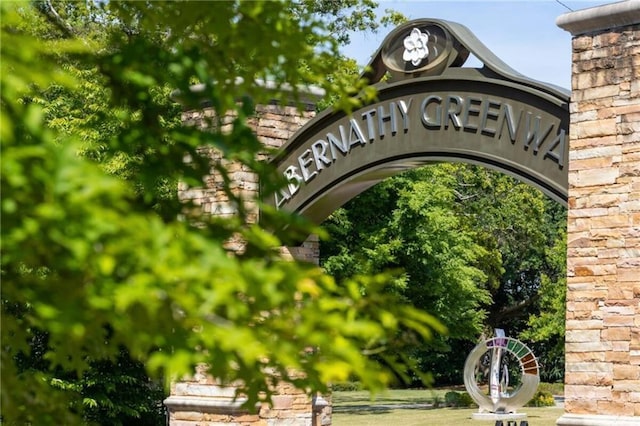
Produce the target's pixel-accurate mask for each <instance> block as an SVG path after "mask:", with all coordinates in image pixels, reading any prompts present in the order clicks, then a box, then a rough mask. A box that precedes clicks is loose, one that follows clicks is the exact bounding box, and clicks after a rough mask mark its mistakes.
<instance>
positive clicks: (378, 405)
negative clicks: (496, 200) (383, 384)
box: [333, 389, 564, 426]
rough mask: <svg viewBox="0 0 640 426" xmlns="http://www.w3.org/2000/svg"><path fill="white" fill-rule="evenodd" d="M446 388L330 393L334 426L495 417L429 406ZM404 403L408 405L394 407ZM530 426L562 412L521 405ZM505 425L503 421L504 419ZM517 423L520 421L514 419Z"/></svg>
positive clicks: (481, 425)
mask: <svg viewBox="0 0 640 426" xmlns="http://www.w3.org/2000/svg"><path fill="white" fill-rule="evenodd" d="M445 393H446V390H414V389H411V390H407V389H402V390H389V391H387V392H386V393H385V394H383V395H379V396H377V397H376V398H375V400H374V401H371V400H370V397H369V394H368V393H367V392H357V391H356V392H338V391H336V392H333V408H334V412H333V425H334V426H387V425H400V426H418V425H419V426H425V425H428V426H457V425H476V426H493V425H494V424H495V420H490V421H481V420H474V419H472V418H471V415H472V414H473V413H475V412H477V411H478V409H477V408H430V407H429V406H430V403H431V402H433V399H434V396H436V397H437V398H438V399H439V400H440V401H442V400H443V399H444V394H445ZM399 405H404V406H405V407H406V406H407V405H408V406H409V407H408V408H404V407H403V408H396V406H399ZM519 412H521V413H526V414H527V421H528V422H529V425H530V426H555V424H556V420H557V419H558V417H560V416H561V415H562V414H563V413H564V409H563V408H560V407H523V408H522V409H521V410H519ZM505 424H506V422H505ZM518 424H520V421H519V420H518Z"/></svg>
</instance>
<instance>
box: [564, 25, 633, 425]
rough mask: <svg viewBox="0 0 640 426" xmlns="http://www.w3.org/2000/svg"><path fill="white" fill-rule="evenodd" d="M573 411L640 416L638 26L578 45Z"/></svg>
mask: <svg viewBox="0 0 640 426" xmlns="http://www.w3.org/2000/svg"><path fill="white" fill-rule="evenodd" d="M572 86H573V91H572V102H571V105H570V110H571V126H570V160H569V218H568V235H567V238H568V252H567V267H568V268H567V323H566V325H567V329H566V378H565V398H566V399H565V410H566V412H567V413H570V414H587V415H591V414H594V415H595V414H598V415H610V416H640V25H629V26H626V27H621V28H617V29H613V30H604V31H599V32H594V33H588V34H584V35H579V36H576V37H574V38H573V70H572Z"/></svg>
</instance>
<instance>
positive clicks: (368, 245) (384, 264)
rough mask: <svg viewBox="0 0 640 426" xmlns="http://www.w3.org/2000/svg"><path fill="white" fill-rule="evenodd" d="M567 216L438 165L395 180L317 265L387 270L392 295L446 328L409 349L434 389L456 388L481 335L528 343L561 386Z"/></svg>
mask: <svg viewBox="0 0 640 426" xmlns="http://www.w3.org/2000/svg"><path fill="white" fill-rule="evenodd" d="M564 211H565V210H564V208H563V207H562V206H560V205H558V204H557V203H555V202H554V201H552V200H550V199H548V198H546V197H545V196H544V195H543V194H542V193H541V192H540V191H538V190H535V189H534V188H532V187H530V186H528V185H526V184H523V183H519V182H517V181H516V180H515V179H513V178H511V177H510V176H507V175H504V174H501V173H497V172H492V171H490V170H488V169H485V168H482V167H479V166H469V165H464V164H437V165H430V166H425V167H423V168H421V169H416V170H412V171H409V172H405V173H403V174H402V175H399V176H397V177H394V178H390V179H388V180H386V181H383V182H382V183H380V184H378V185H376V186H375V187H373V188H371V189H369V190H368V191H366V192H364V193H362V194H360V195H359V196H358V197H357V198H355V199H353V200H351V201H350V202H349V203H347V204H346V205H345V206H344V207H343V208H341V209H339V210H337V211H336V212H334V213H333V215H332V216H331V217H330V218H329V219H328V220H327V221H326V222H325V224H324V226H325V228H326V230H327V231H328V232H329V234H330V236H331V238H330V239H329V240H328V241H326V242H323V244H322V247H321V257H322V265H323V266H324V267H325V268H326V269H327V271H328V272H329V273H330V274H332V275H334V276H338V277H347V276H350V275H352V274H357V273H371V272H380V271H384V270H387V269H392V270H396V271H400V272H399V278H398V280H397V281H396V286H395V287H394V288H393V289H392V291H393V292H395V293H396V294H400V295H402V297H404V298H406V300H407V301H408V302H410V303H412V304H414V306H416V307H419V308H420V309H424V310H427V311H428V312H431V313H433V314H434V315H435V316H436V317H437V318H438V319H440V320H441V321H442V323H443V324H444V325H445V326H446V327H447V328H448V331H449V332H448V334H447V335H446V337H445V336H439V337H438V338H436V339H435V340H433V341H431V342H427V343H425V344H423V345H422V346H419V345H416V346H414V347H412V348H410V349H407V353H409V354H413V355H412V356H413V357H414V359H416V360H417V362H418V363H419V364H420V365H421V366H422V369H423V370H424V371H434V373H435V378H436V382H437V383H439V384H459V383H461V378H462V368H463V366H464V360H465V358H466V355H467V354H468V352H469V350H470V349H471V348H472V347H473V346H474V345H475V343H476V342H477V340H478V339H479V338H480V337H481V336H485V337H489V336H491V335H492V334H493V329H494V328H503V329H505V330H506V331H507V334H508V335H510V336H513V337H519V336H521V337H522V338H526V339H527V341H529V342H540V343H541V344H540V345H534V348H535V349H536V354H537V355H538V356H539V357H540V358H541V359H542V376H543V379H546V380H559V379H562V359H563V357H562V354H563V347H562V345H563V342H564V339H563V337H564V294H565V285H564V281H563V277H564V271H565V265H564V262H565V251H566V250H565V251H563V247H566V242H565V235H566V233H565V230H566V225H565V224H566V217H565V215H564Z"/></svg>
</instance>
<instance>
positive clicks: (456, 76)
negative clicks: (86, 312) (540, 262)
mask: <svg viewBox="0 0 640 426" xmlns="http://www.w3.org/2000/svg"><path fill="white" fill-rule="evenodd" d="M412 32H414V33H415V34H422V36H423V37H424V38H425V40H428V41H427V44H426V50H425V51H426V52H428V55H427V56H426V57H425V58H422V59H421V62H419V64H418V65H416V66H414V65H412V64H411V63H407V64H408V65H402V64H401V63H402V62H403V61H402V60H401V59H399V58H401V57H402V55H403V53H404V52H405V51H406V49H405V48H404V45H403V40H404V39H405V38H406V37H411V36H410V35H408V34H412ZM416 32H417V33H416ZM470 53H473V54H474V55H475V56H476V57H477V58H479V59H480V60H482V61H484V64H485V66H484V67H483V68H481V69H475V68H462V67H461V66H462V65H463V64H464V61H465V59H466V58H467V56H468V55H469V54H470ZM371 66H372V69H373V71H372V73H371V74H370V76H371V78H373V79H375V78H381V77H382V76H383V75H384V74H385V73H386V74H387V75H390V76H391V77H390V80H391V82H390V83H389V80H387V81H385V82H382V83H379V84H377V85H376V87H377V88H378V102H376V103H374V104H371V105H366V106H364V107H362V108H360V109H358V110H357V111H353V112H352V113H351V114H349V115H346V114H344V113H341V112H333V111H327V112H325V113H323V114H321V115H319V116H318V117H316V118H314V119H313V120H312V121H311V122H309V123H308V124H307V125H306V126H304V127H303V128H302V129H301V130H300V131H299V132H298V133H297V134H296V135H294V136H293V137H292V138H291V139H290V140H289V141H288V142H287V143H286V144H285V145H284V146H283V147H282V149H281V151H280V153H279V155H277V156H276V158H275V159H274V160H273V161H274V162H275V163H276V165H277V167H278V169H279V170H280V172H281V173H282V174H283V175H284V176H285V177H286V178H288V179H289V181H290V184H289V185H288V187H287V188H285V189H283V190H282V191H280V192H279V193H277V194H275V195H274V197H273V198H271V199H268V200H267V201H271V203H272V204H273V205H275V206H276V207H278V208H283V209H287V210H290V211H295V212H298V213H300V214H302V215H304V216H306V217H308V218H309V219H311V220H313V221H316V222H321V221H322V220H323V219H325V218H326V217H327V216H328V215H329V214H330V213H331V212H333V210H335V209H336V208H337V207H339V206H340V205H342V204H343V203H345V202H346V201H348V200H349V199H351V198H353V197H354V196H356V195H357V194H359V193H360V192H362V191H364V190H366V189H367V188H369V187H371V186H373V185H375V184H376V183H378V182H379V181H381V180H382V179H384V178H387V177H389V176H393V175H395V174H397V173H400V172H402V171H403V170H406V169H410V168H414V167H418V166H420V165H423V164H425V163H428V162H434V161H460V162H467V163H476V164H482V165H484V166H487V167H490V168H494V169H498V170H500V171H503V172H505V173H508V174H511V175H513V176H515V177H517V178H519V179H521V180H523V181H525V182H527V183H529V184H531V185H533V186H535V187H537V188H539V189H541V190H542V191H543V192H545V193H546V194H547V195H549V196H550V197H552V198H553V199H555V200H557V201H559V202H562V203H565V204H566V200H567V167H566V165H567V162H568V144H567V142H568V133H569V132H568V126H569V93H568V92H566V91H563V90H561V89H558V88H556V87H552V86H548V85H545V84H543V83H540V82H537V81H533V80H530V79H527V78H526V77H524V76H522V75H520V74H518V73H517V72H515V71H513V70H512V69H511V68H509V67H508V66H507V65H505V64H504V63H502V61H500V59H498V58H497V57H495V56H494V55H493V54H492V53H491V52H490V51H489V50H488V49H487V48H486V47H484V46H483V45H482V44H481V43H480V41H479V40H477V39H476V38H475V36H473V35H472V34H471V33H470V32H469V30H467V29H466V28H465V27H463V26H461V25H459V24H455V23H451V22H446V21H436V20H428V19H421V20H416V21H411V22H408V23H407V24H405V25H403V26H400V27H398V28H397V29H396V30H394V31H393V32H392V33H391V34H389V36H388V37H387V38H386V39H385V41H384V42H383V45H382V47H381V48H380V50H379V51H378V53H377V55H376V57H375V58H374V60H373V62H372V64H371Z"/></svg>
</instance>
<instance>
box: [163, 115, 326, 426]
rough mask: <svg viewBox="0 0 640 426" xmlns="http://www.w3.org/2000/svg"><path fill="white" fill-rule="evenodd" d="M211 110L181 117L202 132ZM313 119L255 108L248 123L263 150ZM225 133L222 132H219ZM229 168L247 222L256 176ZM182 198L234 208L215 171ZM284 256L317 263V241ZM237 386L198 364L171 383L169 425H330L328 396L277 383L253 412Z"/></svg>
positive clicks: (206, 209) (236, 247)
mask: <svg viewBox="0 0 640 426" xmlns="http://www.w3.org/2000/svg"><path fill="white" fill-rule="evenodd" d="M214 114H215V112H214V111H213V110H211V109H207V108H205V109H203V110H199V111H188V112H185V113H184V114H183V117H182V119H183V121H184V122H185V123H187V124H191V125H194V126H198V127H201V128H206V127H207V126H208V118H209V117H211V116H213V115H214ZM314 116H315V111H314V110H313V108H309V109H308V110H306V111H302V112H299V111H298V110H297V109H296V108H294V107H289V106H284V107H283V106H278V105H258V106H257V108H256V115H255V117H252V118H251V119H250V120H249V125H250V126H251V127H252V128H253V130H254V131H255V133H256V135H257V136H258V138H259V139H260V141H261V142H262V143H263V144H264V145H265V146H267V147H270V148H279V147H281V146H282V145H283V144H284V143H286V142H287V141H288V140H289V138H291V136H293V134H294V133H295V132H297V131H298V129H300V128H301V127H302V126H303V125H304V124H305V123H306V122H307V121H309V120H310V119H311V118H312V117H314ZM232 118H233V117H231V116H228V117H225V119H224V120H223V125H224V126H227V125H230V123H231V122H232ZM222 130H223V131H224V128H223V129H222ZM207 154H208V155H209V156H210V157H211V159H212V161H224V160H223V159H222V158H221V156H220V154H219V153H216V152H215V151H213V150H212V151H210V152H207ZM226 166H227V170H229V172H230V173H229V175H230V177H231V178H232V180H233V182H234V183H233V188H232V189H233V190H234V191H236V193H237V194H240V195H241V196H242V197H243V199H244V200H245V202H246V203H247V205H246V207H247V208H248V209H249V210H250V211H254V210H255V214H254V215H252V217H250V218H249V220H257V218H258V212H257V206H256V204H255V202H254V201H252V200H255V199H256V198H257V197H258V196H259V183H258V179H257V176H256V175H255V174H254V173H252V172H251V171H250V170H248V169H247V168H245V167H243V166H241V165H239V164H233V163H228V164H227V165H226ZM180 195H181V197H182V198H183V199H189V200H191V201H193V202H194V203H195V204H196V205H198V206H200V208H201V209H202V212H203V213H205V214H212V215H218V216H230V215H233V214H234V213H235V207H234V206H233V205H232V204H231V203H230V202H229V199H228V196H227V195H226V194H225V192H224V191H223V181H222V178H221V177H220V176H218V175H217V174H216V173H215V172H214V171H212V173H211V175H210V176H208V177H207V179H206V182H205V185H204V186H203V187H201V188H187V187H186V186H184V185H183V186H182V187H181V188H180ZM228 248H229V249H230V250H232V251H241V250H242V249H243V243H242V241H239V240H238V241H235V240H234V241H229V242H228ZM281 252H282V255H283V257H284V258H289V259H296V260H302V261H307V262H312V263H315V264H318V260H319V241H318V238H317V236H310V237H309V238H308V239H307V241H305V242H304V243H303V244H302V245H301V246H299V247H283V248H282V249H281ZM235 392H236V387H234V386H233V385H225V386H222V385H221V384H220V383H219V381H218V380H216V379H215V378H213V377H211V376H209V375H208V374H207V370H206V366H200V367H199V368H198V369H197V371H196V373H195V374H194V375H193V376H192V377H189V378H185V379H183V380H181V381H179V382H176V383H173V384H172V386H171V395H170V396H169V397H168V398H167V399H166V400H165V401H164V404H165V406H166V407H167V410H168V413H169V425H170V426H197V425H201V426H202V425H207V426H214V425H217V426H278V425H283V426H284V425H286V426H330V425H331V404H330V402H329V401H330V398H329V397H326V399H325V398H322V397H320V396H316V397H314V398H309V397H308V396H307V395H306V394H305V393H304V392H303V391H301V390H299V389H296V388H295V387H293V386H292V385H290V384H287V383H282V384H279V385H278V386H277V387H276V389H275V395H274V396H273V397H272V402H273V403H272V405H268V404H260V405H259V406H257V407H256V410H255V411H249V410H247V409H245V408H244V407H242V404H243V403H244V402H245V401H246V398H242V397H240V398H235Z"/></svg>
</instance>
